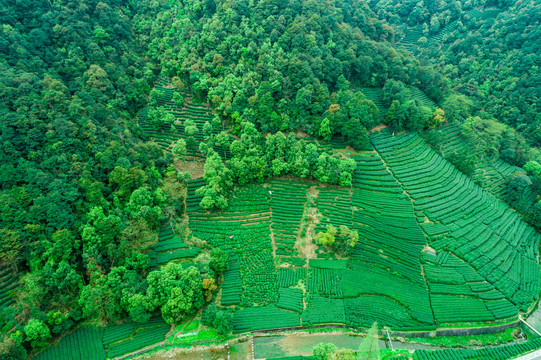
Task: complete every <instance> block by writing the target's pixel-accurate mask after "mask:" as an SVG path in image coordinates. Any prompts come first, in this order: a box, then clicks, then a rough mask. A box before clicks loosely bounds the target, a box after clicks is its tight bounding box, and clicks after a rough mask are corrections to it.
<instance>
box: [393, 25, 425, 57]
mask: <svg viewBox="0 0 541 360" xmlns="http://www.w3.org/2000/svg"><path fill="white" fill-rule="evenodd" d="M422 36H423V29H422V28H421V27H420V26H415V27H411V28H409V27H408V28H406V29H404V37H403V38H401V39H400V40H399V41H398V42H397V43H396V45H397V46H398V47H401V48H404V49H406V50H408V51H410V52H412V51H414V50H416V49H417V47H418V46H419V44H418V43H417V41H418V40H419V39H420V38H421V37H422Z"/></svg>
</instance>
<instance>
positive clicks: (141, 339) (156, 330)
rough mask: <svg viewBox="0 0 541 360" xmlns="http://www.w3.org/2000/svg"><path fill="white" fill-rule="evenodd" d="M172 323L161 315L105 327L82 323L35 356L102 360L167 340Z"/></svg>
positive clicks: (46, 359) (49, 359)
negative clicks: (136, 321)
mask: <svg viewBox="0 0 541 360" xmlns="http://www.w3.org/2000/svg"><path fill="white" fill-rule="evenodd" d="M170 329H171V326H170V325H168V324H166V323H165V322H164V321H163V320H162V318H161V317H156V318H153V319H151V320H150V321H148V322H147V323H144V324H138V323H133V322H128V323H124V324H122V325H118V326H114V325H113V326H108V327H106V328H93V327H83V328H79V329H77V330H76V331H74V332H73V333H71V334H69V335H68V336H66V337H64V338H62V339H61V340H60V341H59V342H58V343H57V344H56V345H54V346H52V347H50V348H48V349H47V350H45V351H43V352H41V353H40V354H39V355H38V356H37V357H36V358H35V359H36V360H58V359H70V360H103V359H105V358H115V357H117V356H119V355H123V354H126V353H130V352H133V351H136V350H139V349H141V348H144V347H146V346H149V345H153V344H155V343H158V342H160V341H164V340H165V335H166V334H167V333H168V332H169V330H170Z"/></svg>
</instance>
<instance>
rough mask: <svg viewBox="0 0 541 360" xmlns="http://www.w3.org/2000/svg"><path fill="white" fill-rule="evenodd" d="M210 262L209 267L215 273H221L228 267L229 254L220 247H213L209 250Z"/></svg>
mask: <svg viewBox="0 0 541 360" xmlns="http://www.w3.org/2000/svg"><path fill="white" fill-rule="evenodd" d="M210 257H211V258H210V263H209V266H210V267H211V269H213V270H214V271H216V272H217V273H223V272H224V271H225V270H227V269H228V267H229V265H228V260H229V255H228V254H227V253H226V252H225V251H223V250H222V249H220V248H215V249H212V250H211V251H210Z"/></svg>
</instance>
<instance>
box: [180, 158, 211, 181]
mask: <svg viewBox="0 0 541 360" xmlns="http://www.w3.org/2000/svg"><path fill="white" fill-rule="evenodd" d="M175 167H176V168H177V170H178V171H187V172H188V173H190V175H191V176H192V179H199V178H202V177H203V175H204V174H205V163H203V162H200V161H190V160H187V161H184V162H182V161H181V160H175Z"/></svg>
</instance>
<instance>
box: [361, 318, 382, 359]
mask: <svg viewBox="0 0 541 360" xmlns="http://www.w3.org/2000/svg"><path fill="white" fill-rule="evenodd" d="M357 358H358V359H359V360H379V359H380V356H379V344H378V323H377V322H375V323H374V324H372V327H371V328H370V330H368V333H367V334H366V337H365V338H364V340H363V342H362V343H361V345H360V346H359V351H358V352H357Z"/></svg>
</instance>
